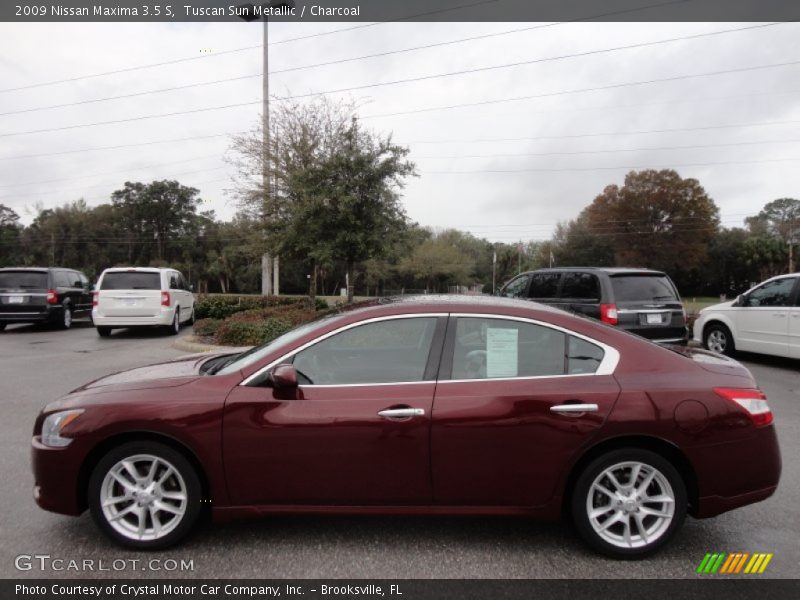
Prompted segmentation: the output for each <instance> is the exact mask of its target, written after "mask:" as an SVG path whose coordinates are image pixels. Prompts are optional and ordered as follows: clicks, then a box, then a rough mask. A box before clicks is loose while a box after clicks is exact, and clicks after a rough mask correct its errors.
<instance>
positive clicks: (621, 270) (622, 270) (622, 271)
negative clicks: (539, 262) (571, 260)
mask: <svg viewBox="0 0 800 600" xmlns="http://www.w3.org/2000/svg"><path fill="white" fill-rule="evenodd" d="M552 271H601V272H603V273H608V274H609V275H627V274H632V273H651V274H656V275H664V272H663V271H655V270H653V269H645V268H644V267H549V268H547V267H546V268H543V269H536V270H534V271H526V273H547V272H552Z"/></svg>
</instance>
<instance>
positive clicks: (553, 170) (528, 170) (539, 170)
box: [421, 158, 800, 175]
mask: <svg viewBox="0 0 800 600" xmlns="http://www.w3.org/2000/svg"><path fill="white" fill-rule="evenodd" d="M797 160H800V158H767V159H762V160H737V161H722V162H707V163H685V164H681V165H632V166H616V167H570V168H526V169H476V170H470V171H423V172H422V173H421V174H422V175H469V174H480V173H581V172H585V171H617V170H626V169H630V170H648V169H679V168H683V167H718V166H728V165H751V164H762V163H776V162H791V161H797Z"/></svg>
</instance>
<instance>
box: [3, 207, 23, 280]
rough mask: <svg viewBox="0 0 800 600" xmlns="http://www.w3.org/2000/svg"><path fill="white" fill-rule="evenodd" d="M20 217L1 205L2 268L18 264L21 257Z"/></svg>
mask: <svg viewBox="0 0 800 600" xmlns="http://www.w3.org/2000/svg"><path fill="white" fill-rule="evenodd" d="M21 232H22V226H21V225H20V223H19V215H18V214H17V213H16V212H14V211H13V210H12V209H10V208H9V207H7V206H5V205H4V204H0V267H10V266H13V265H14V264H17V263H18V261H19V260H20V258H21V256H20V254H21V252H20V250H21V248H20V233H21Z"/></svg>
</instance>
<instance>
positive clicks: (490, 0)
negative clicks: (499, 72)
mask: <svg viewBox="0 0 800 600" xmlns="http://www.w3.org/2000/svg"><path fill="white" fill-rule="evenodd" d="M497 1H498V0H480V1H479V2H473V3H471V4H463V5H459V6H454V7H449V8H444V9H439V10H435V11H428V12H424V13H419V14H416V15H412V16H410V17H403V18H400V19H395V20H394V21H381V22H377V23H365V24H362V25H354V26H352V27H344V28H342V29H334V30H332V31H323V32H320V33H314V34H309V35H303V36H299V37H294V38H288V39H284V40H277V41H274V42H269V43H268V45H269V46H276V45H280V44H287V43H290V42H297V41H301V40H307V39H311V38H315V37H323V36H327V35H332V34H335V33H343V32H347V31H353V30H356V29H365V28H368V27H376V26H378V25H385V24H386V23H393V22H401V21H407V20H410V19H415V18H418V17H426V16H431V15H434V14H440V13H444V12H451V11H453V10H460V9H462V8H473V7H475V6H480V5H483V4H492V3H494V2H497ZM686 1H687V0H669V1H668V2H660V3H657V4H650V5H646V6H639V7H636V8H629V9H624V10H618V11H613V12H606V13H600V14H597V15H592V16H590V17H583V18H579V19H573V20H570V21H562V22H559V23H548V24H545V25H537V26H535V27H532V28H531V29H538V28H546V27H557V26H560V25H565V24H567V23H577V22H581V21H591V20H594V19H601V18H605V17H610V16H615V15H622V14H627V13H632V12H639V11H643V10H649V9H651V8H661V7H664V6H669V5H673V4H683V3H685V2H686ZM519 31H524V29H521V30H519ZM509 33H512V32H509ZM499 35H502V34H499ZM262 47H263V46H262V44H254V45H252V46H243V47H241V48H232V49H230V50H223V51H221V52H215V53H214V54H204V55H202V56H190V57H184V58H177V59H174V60H168V61H162V62H157V63H150V64H146V65H138V66H135V67H125V68H122V69H115V70H113V71H104V72H102V73H93V74H90V75H80V76H76V77H68V78H66V79H57V80H53V81H45V82H41V83H34V84H30V85H25V86H19V87H14V88H5V89H0V94H4V93H6V92H16V91H20V90H27V89H32V88H38V87H44V86H49V85H56V84H59V83H69V82H73V81H80V80H83V79H93V78H96V77H105V76H107V75H116V74H118V73H129V72H131V71H139V70H142V69H151V68H154V67H162V66H166V65H174V64H179V63H183V62H190V61H195V60H202V59H206V58H212V57H215V56H223V55H226V54H235V53H238V52H245V51H247V50H256V49H261V48H262Z"/></svg>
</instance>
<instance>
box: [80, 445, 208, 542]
mask: <svg viewBox="0 0 800 600" xmlns="http://www.w3.org/2000/svg"><path fill="white" fill-rule="evenodd" d="M201 490H202V488H201V486H200V479H199V478H198V475H197V473H196V471H195V470H194V468H193V467H192V465H191V464H190V463H189V461H188V460H186V458H185V457H184V456H183V455H182V454H181V453H180V452H178V451H176V450H174V449H173V448H171V447H169V446H167V445H165V444H161V443H158V442H151V441H141V442H130V443H127V444H123V445H122V446H119V447H117V448H115V449H113V450H111V451H110V452H109V453H108V454H106V455H105V456H104V457H103V458H102V459H101V460H100V462H99V463H98V464H97V466H96V467H95V469H94V471H93V472H92V476H91V478H90V480H89V508H90V510H91V513H92V517H93V518H94V520H95V522H96V523H97V524H98V525H99V527H100V528H101V529H102V530H103V531H104V532H105V533H106V534H107V535H108V536H110V537H111V538H112V539H114V540H116V541H117V542H119V543H121V544H123V545H125V546H128V547H130V548H135V549H139V550H144V549H157V548H166V547H168V546H171V545H173V544H175V543H177V542H178V541H180V540H181V539H182V538H184V537H185V536H186V535H187V534H188V533H189V532H190V531H191V529H192V527H193V525H194V523H195V521H196V520H197V517H198V516H199V514H200V500H201V495H202V491H201Z"/></svg>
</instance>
